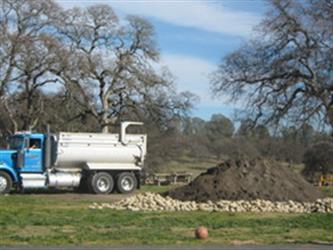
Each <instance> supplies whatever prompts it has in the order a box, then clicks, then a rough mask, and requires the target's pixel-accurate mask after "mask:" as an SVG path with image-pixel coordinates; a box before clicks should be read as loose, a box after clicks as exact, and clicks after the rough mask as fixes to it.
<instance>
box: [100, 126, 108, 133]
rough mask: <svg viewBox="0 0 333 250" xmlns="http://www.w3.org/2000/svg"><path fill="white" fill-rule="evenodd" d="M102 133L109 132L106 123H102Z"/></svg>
mask: <svg viewBox="0 0 333 250" xmlns="http://www.w3.org/2000/svg"><path fill="white" fill-rule="evenodd" d="M102 133H105V134H107V133H109V126H108V125H107V124H103V125H102Z"/></svg>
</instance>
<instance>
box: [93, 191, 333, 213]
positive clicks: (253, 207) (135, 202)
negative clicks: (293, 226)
mask: <svg viewBox="0 0 333 250" xmlns="http://www.w3.org/2000/svg"><path fill="white" fill-rule="evenodd" d="M89 208H90V209H107V208H109V209H115V210H130V211H207V212H232V213H234V212H256V213H259V212H279V213H333V199H332V198H325V199H318V200H316V201H315V202H296V201H268V200H259V199H257V200H251V201H247V200H238V201H230V200H220V201H214V202H213V201H208V202H205V203H201V202H195V201H179V200H175V199H172V198H170V197H168V196H167V197H163V196H161V195H159V194H156V193H142V194H138V195H135V196H132V197H129V198H126V199H123V200H121V201H118V202H115V203H100V204H98V203H94V204H93V205H91V206H89Z"/></svg>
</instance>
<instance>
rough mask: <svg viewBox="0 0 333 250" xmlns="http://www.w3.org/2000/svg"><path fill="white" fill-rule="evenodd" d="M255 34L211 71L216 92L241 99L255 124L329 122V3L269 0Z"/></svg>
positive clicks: (332, 105) (332, 69) (332, 35)
mask: <svg viewBox="0 0 333 250" xmlns="http://www.w3.org/2000/svg"><path fill="white" fill-rule="evenodd" d="M257 30H258V36H257V37H256V38H254V39H252V40H251V41H249V42H247V43H246V44H244V45H243V46H242V47H241V48H239V49H238V50H236V51H234V52H232V53H231V54H229V55H227V56H226V57H225V58H224V59H223V60H222V62H221V64H220V65H219V66H218V69H217V70H216V71H215V72H214V73H213V75H212V81H211V86H212V89H213V92H214V93H216V94H217V95H225V94H229V95H230V96H231V99H232V100H234V101H239V102H241V103H243V104H244V106H245V109H246V110H247V111H248V112H247V116H248V117H250V118H251V119H252V120H253V121H255V123H271V124H279V123H280V122H281V121H283V122H285V121H289V122H291V123H293V124H294V125H295V126H301V125H302V124H304V123H311V122H312V123H316V124H326V125H329V126H330V127H333V63H332V62H333V3H332V1H325V0H305V1H292V0H272V1H271V9H270V11H269V12H268V13H267V15H266V18H265V20H264V21H263V22H262V23H261V24H260V25H259V26H258V28H257Z"/></svg>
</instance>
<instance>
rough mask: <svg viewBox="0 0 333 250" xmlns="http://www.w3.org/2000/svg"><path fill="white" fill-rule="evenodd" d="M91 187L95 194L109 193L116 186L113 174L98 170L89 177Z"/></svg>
mask: <svg viewBox="0 0 333 250" xmlns="http://www.w3.org/2000/svg"><path fill="white" fill-rule="evenodd" d="M89 184H90V189H91V191H92V192H93V193H95V194H109V193H111V192H112V190H113V187H114V181H113V178H112V176H111V175H110V174H109V173H106V172H98V173H95V174H94V175H92V176H90V178H89Z"/></svg>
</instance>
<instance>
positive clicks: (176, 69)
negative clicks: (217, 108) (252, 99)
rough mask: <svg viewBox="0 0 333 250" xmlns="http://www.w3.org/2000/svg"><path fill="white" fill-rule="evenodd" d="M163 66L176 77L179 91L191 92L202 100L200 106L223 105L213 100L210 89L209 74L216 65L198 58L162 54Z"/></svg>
mask: <svg viewBox="0 0 333 250" xmlns="http://www.w3.org/2000/svg"><path fill="white" fill-rule="evenodd" d="M161 64H162V65H165V66H167V67H168V68H169V70H170V71H171V73H172V74H173V75H174V76H175V77H176V84H177V90H178V91H190V92H192V93H194V94H196V95H197V96H198V97H199V98H200V105H217V104H221V102H218V101H217V100H212V98H211V93H210V89H209V74H210V73H212V72H213V71H214V70H215V69H216V64H214V63H212V62H210V61H206V60H203V59H200V58H197V57H192V56H186V55H180V54H162V58H161Z"/></svg>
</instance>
